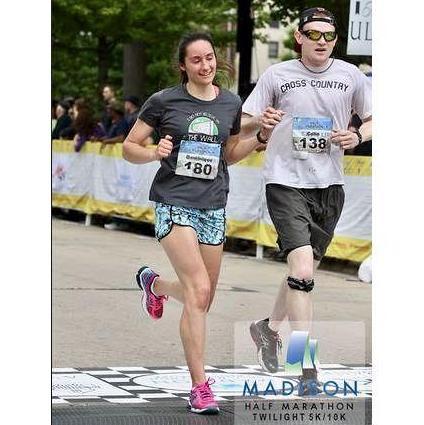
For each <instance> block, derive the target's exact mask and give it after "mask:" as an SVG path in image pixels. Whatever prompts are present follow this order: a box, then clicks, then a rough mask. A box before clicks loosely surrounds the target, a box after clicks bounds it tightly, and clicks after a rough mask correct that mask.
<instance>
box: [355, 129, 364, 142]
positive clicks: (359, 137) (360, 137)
mask: <svg viewBox="0 0 424 425" xmlns="http://www.w3.org/2000/svg"><path fill="white" fill-rule="evenodd" d="M354 133H356V135H357V136H358V145H360V144H361V143H362V134H361V133H360V132H359V130H358V129H357V128H356V129H355V130H354Z"/></svg>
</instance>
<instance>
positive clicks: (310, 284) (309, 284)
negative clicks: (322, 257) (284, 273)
mask: <svg viewBox="0 0 424 425" xmlns="http://www.w3.org/2000/svg"><path fill="white" fill-rule="evenodd" d="M287 283H288V285H289V286H290V288H292V289H297V290H298V291H305V292H311V291H312V289H314V279H296V278H295V277H291V276H289V277H288V278H287Z"/></svg>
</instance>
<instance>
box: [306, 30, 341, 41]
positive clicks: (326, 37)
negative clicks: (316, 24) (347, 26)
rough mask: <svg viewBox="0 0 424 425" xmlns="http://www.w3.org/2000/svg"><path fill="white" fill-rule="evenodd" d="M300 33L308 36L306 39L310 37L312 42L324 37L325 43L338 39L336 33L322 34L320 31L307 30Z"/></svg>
mask: <svg viewBox="0 0 424 425" xmlns="http://www.w3.org/2000/svg"><path fill="white" fill-rule="evenodd" d="M300 32H301V33H302V34H304V35H306V37H308V38H309V40H312V41H318V40H320V39H321V37H322V36H324V40H325V41H333V40H335V39H336V37H337V33H336V31H327V32H321V31H318V30H305V31H300Z"/></svg>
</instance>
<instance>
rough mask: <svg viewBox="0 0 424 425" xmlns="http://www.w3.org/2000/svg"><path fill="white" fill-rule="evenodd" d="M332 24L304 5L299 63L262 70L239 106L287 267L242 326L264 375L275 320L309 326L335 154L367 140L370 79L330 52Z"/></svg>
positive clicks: (272, 354)
mask: <svg viewBox="0 0 424 425" xmlns="http://www.w3.org/2000/svg"><path fill="white" fill-rule="evenodd" d="M336 29H337V25H336V21H335V18H334V15H333V14H332V13H331V12H329V11H328V10H326V9H324V8H321V7H315V8H310V9H306V10H304V11H303V12H302V13H301V15H300V22H299V27H298V29H297V31H295V34H294V36H295V39H296V42H297V44H298V46H299V47H300V50H301V57H300V59H293V60H289V61H286V62H281V63H278V64H275V65H272V66H270V67H269V68H268V69H267V70H266V71H265V72H264V74H263V75H262V76H261V77H260V78H259V80H258V83H257V84H256V86H255V88H254V90H253V91H252V93H251V94H250V96H249V97H248V98H247V99H246V101H245V103H244V105H243V120H242V125H243V127H244V132H246V133H250V134H252V133H253V132H256V131H257V129H258V125H259V124H260V123H262V124H263V125H262V127H261V131H260V132H258V133H257V138H258V140H259V141H260V142H262V143H264V144H265V143H267V149H266V154H265V166H264V176H265V184H266V199H267V205H268V211H269V214H270V217H271V219H272V221H273V223H274V226H275V229H276V231H277V234H278V240H277V242H278V245H279V247H280V249H281V250H282V251H283V253H284V255H285V256H287V263H288V270H289V271H288V276H285V277H284V279H283V282H282V285H281V287H280V290H279V293H278V295H277V298H276V300H275V303H274V308H273V310H272V312H271V315H270V316H269V318H266V319H264V320H259V321H256V322H253V323H252V324H251V327H250V332H251V336H252V338H253V340H254V342H255V344H256V347H257V350H258V359H259V362H260V364H261V365H262V367H263V368H264V369H265V370H267V371H269V372H276V371H277V370H278V356H277V351H278V349H279V348H281V339H280V336H279V334H278V330H279V327H280V324H281V322H282V321H283V320H284V319H285V318H288V319H289V321H290V324H291V328H292V330H293V329H297V330H309V327H310V324H311V321H312V297H311V294H312V290H313V288H314V270H315V269H316V267H317V266H318V264H319V261H320V260H321V259H322V257H323V256H324V254H325V251H326V249H327V247H328V245H329V244H330V242H331V239H332V237H333V233H334V228H335V227H336V224H337V221H338V219H339V217H340V214H341V211H342V208H343V203H344V191H343V155H344V151H345V150H346V149H352V148H354V147H355V146H357V145H358V144H360V143H362V142H363V141H365V140H369V139H370V138H371V93H370V88H369V84H368V83H367V80H366V76H365V75H364V74H363V73H362V72H360V71H359V69H358V68H356V67H355V66H354V65H352V64H349V63H347V62H344V61H342V60H338V59H334V58H332V57H331V54H332V52H333V49H334V46H335V44H336V42H337V32H336ZM262 111H265V112H264V113H262ZM352 111H354V112H355V113H357V114H358V115H359V117H360V118H361V120H362V121H363V125H362V126H361V127H360V128H359V130H358V131H349V130H348V124H349V120H350V117H351V113H352ZM275 125H276V127H275V129H274V130H273V126H275ZM267 126H268V127H267ZM302 328H303V329H302ZM302 379H304V380H309V379H311V380H315V381H316V379H317V373H316V370H314V371H312V372H311V371H309V372H308V373H305V371H304V375H303V377H302Z"/></svg>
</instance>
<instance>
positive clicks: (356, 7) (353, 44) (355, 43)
mask: <svg viewBox="0 0 424 425" xmlns="http://www.w3.org/2000/svg"><path fill="white" fill-rule="evenodd" d="M347 54H348V55H359V56H372V0H350V14H349V32H348V36H347Z"/></svg>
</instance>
